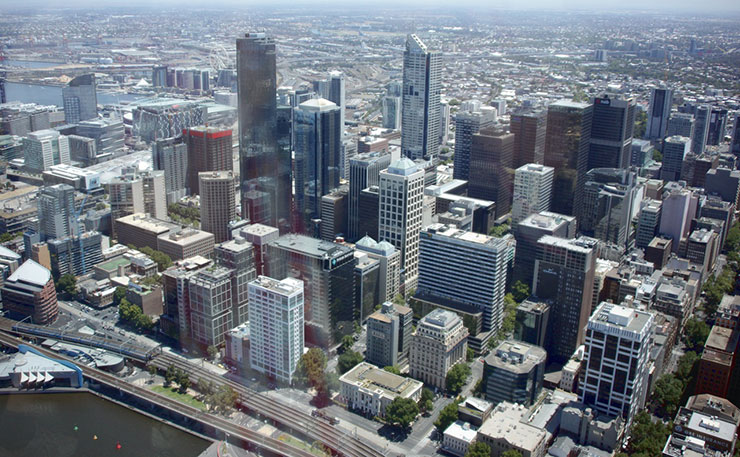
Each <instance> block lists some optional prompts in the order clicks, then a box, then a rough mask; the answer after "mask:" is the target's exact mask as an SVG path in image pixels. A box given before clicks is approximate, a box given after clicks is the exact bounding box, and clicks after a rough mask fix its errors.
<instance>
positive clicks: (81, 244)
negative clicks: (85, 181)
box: [73, 194, 87, 275]
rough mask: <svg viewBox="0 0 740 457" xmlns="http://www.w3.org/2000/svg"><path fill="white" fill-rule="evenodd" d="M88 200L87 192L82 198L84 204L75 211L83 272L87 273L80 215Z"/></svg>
mask: <svg viewBox="0 0 740 457" xmlns="http://www.w3.org/2000/svg"><path fill="white" fill-rule="evenodd" d="M86 202H87V194H85V197H84V198H83V199H82V204H80V207H79V208H78V209H77V210H76V211H75V212H74V221H73V222H74V224H75V230H76V231H77V240H78V241H79V243H80V266H82V270H81V271H82V273H81V274H83V275H84V274H85V273H87V268H86V267H85V244H84V243H83V241H82V230H80V215H81V214H82V210H83V209H84V208H85V203H86Z"/></svg>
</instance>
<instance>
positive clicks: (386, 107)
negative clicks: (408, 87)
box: [383, 94, 401, 130]
mask: <svg viewBox="0 0 740 457" xmlns="http://www.w3.org/2000/svg"><path fill="white" fill-rule="evenodd" d="M383 128H385V129H393V130H400V129H401V97H400V96H398V95H390V94H388V95H386V96H385V97H383Z"/></svg>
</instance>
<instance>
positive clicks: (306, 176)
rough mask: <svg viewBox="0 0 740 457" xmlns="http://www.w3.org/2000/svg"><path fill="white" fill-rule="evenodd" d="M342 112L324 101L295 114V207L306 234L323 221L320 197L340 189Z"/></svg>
mask: <svg viewBox="0 0 740 457" xmlns="http://www.w3.org/2000/svg"><path fill="white" fill-rule="evenodd" d="M340 115H341V110H340V109H339V107H338V106H337V105H335V104H334V103H332V102H330V101H329V100H325V99H323V98H315V99H311V100H308V101H305V102H303V103H301V104H300V105H299V106H298V107H297V108H296V109H295V112H294V114H293V131H294V139H295V143H294V145H293V147H294V149H295V189H296V196H295V199H296V207H297V208H298V211H299V213H300V215H301V218H302V219H303V224H304V231H307V233H312V232H311V230H312V229H313V227H312V222H311V221H312V220H313V219H320V218H321V197H323V196H324V195H326V194H328V193H329V191H331V190H332V189H334V188H336V187H337V186H339V168H340V167H339V165H340V158H341V157H340V156H341V149H342V142H341V138H342V122H341V119H340Z"/></svg>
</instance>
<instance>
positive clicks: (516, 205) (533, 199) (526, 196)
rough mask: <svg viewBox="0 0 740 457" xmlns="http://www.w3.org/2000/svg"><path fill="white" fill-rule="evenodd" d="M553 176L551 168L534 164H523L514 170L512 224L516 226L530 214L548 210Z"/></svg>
mask: <svg viewBox="0 0 740 457" xmlns="http://www.w3.org/2000/svg"><path fill="white" fill-rule="evenodd" d="M553 175H554V170H553V168H552V167H546V166H544V165H539V164H536V163H529V164H525V165H522V166H521V167H519V168H517V169H516V171H515V172H514V195H513V198H512V206H511V223H512V224H518V223H519V222H521V221H522V220H524V218H525V217H527V216H529V215H530V214H534V213H540V212H542V211H548V210H549V209H550V199H551V198H552V178H553Z"/></svg>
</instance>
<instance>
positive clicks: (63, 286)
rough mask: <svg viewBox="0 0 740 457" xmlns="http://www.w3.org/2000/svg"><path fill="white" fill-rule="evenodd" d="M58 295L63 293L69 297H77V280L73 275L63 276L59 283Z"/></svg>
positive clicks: (57, 287)
mask: <svg viewBox="0 0 740 457" xmlns="http://www.w3.org/2000/svg"><path fill="white" fill-rule="evenodd" d="M56 289H57V293H59V292H62V293H64V294H66V295H67V296H68V297H74V296H75V295H77V278H75V276H74V275H71V274H65V275H62V277H61V278H59V281H57V286H56Z"/></svg>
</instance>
